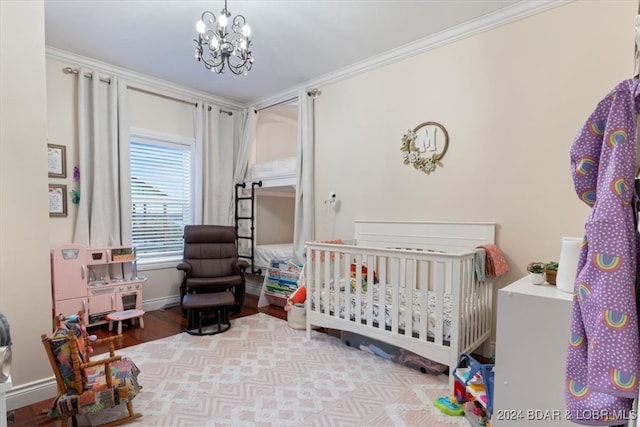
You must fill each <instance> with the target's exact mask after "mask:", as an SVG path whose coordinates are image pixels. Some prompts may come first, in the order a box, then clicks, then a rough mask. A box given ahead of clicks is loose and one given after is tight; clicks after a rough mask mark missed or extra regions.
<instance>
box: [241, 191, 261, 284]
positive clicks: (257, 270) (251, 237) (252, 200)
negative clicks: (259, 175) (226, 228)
mask: <svg viewBox="0 0 640 427" xmlns="http://www.w3.org/2000/svg"><path fill="white" fill-rule="evenodd" d="M256 187H262V181H254V182H252V183H251V195H250V196H243V195H242V190H243V189H245V188H247V183H246V182H243V183H239V184H236V215H235V218H236V251H238V254H237V255H238V258H245V259H249V260H251V274H257V275H261V274H262V269H261V268H256V267H255V264H254V259H253V250H254V245H255V237H256V236H255V228H256V227H255V221H256V215H255V201H256V195H255V191H256ZM238 191H240V193H238ZM244 200H248V201H250V204H251V216H241V215H240V207H241V204H242V201H244ZM240 221H249V225H250V233H249V235H248V236H242V235H240ZM241 239H244V240H249V242H250V248H251V250H250V252H249V253H250V255H240V253H239V249H240V240H241Z"/></svg>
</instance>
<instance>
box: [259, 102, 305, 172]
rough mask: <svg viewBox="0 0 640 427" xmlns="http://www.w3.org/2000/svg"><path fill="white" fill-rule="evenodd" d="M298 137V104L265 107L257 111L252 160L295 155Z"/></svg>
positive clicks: (261, 160) (260, 160) (266, 159)
mask: <svg viewBox="0 0 640 427" xmlns="http://www.w3.org/2000/svg"><path fill="white" fill-rule="evenodd" d="M297 139H298V105H297V103H296V104H293V105H292V104H286V105H276V106H273V107H270V108H265V109H264V110H261V111H260V112H259V113H258V120H257V123H256V143H255V146H254V147H253V149H252V154H251V159H252V162H255V163H262V162H269V161H271V160H278V159H283V158H286V157H295V156H296V153H297V151H298V149H297Z"/></svg>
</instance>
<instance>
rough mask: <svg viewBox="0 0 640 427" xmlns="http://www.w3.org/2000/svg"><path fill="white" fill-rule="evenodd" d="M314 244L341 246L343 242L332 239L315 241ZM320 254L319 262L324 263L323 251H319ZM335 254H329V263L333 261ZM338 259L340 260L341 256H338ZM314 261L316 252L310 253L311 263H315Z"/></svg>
mask: <svg viewBox="0 0 640 427" xmlns="http://www.w3.org/2000/svg"><path fill="white" fill-rule="evenodd" d="M314 243H329V244H332V245H342V244H343V243H344V241H343V240H342V239H333V240H315V241H314ZM319 252H320V261H321V262H324V251H319ZM335 256H336V254H335V252H330V254H329V258H330V259H331V261H334V260H335ZM340 258H342V254H340ZM315 260H316V251H311V261H315Z"/></svg>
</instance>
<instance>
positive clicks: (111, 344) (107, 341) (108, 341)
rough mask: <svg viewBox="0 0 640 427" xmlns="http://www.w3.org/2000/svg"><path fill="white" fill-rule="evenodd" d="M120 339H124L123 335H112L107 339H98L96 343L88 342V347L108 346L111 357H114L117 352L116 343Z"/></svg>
mask: <svg viewBox="0 0 640 427" xmlns="http://www.w3.org/2000/svg"><path fill="white" fill-rule="evenodd" d="M120 338H122V334H120V335H111V336H108V337H105V338H98V339H97V340H95V341H90V342H88V345H91V346H94V345H101V344H106V345H107V346H108V347H109V356H111V357H114V356H115V351H116V347H115V344H114V341H116V340H119V339H120Z"/></svg>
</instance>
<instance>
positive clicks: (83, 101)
mask: <svg viewBox="0 0 640 427" xmlns="http://www.w3.org/2000/svg"><path fill="white" fill-rule="evenodd" d="M88 75H90V76H91V77H86V76H88ZM127 104H128V98H127V88H126V83H124V82H120V81H118V79H117V78H115V77H110V78H107V77H105V76H102V77H101V76H100V75H99V73H98V72H96V71H91V70H87V69H84V68H80V70H79V72H78V157H79V167H80V182H79V189H80V203H79V206H78V215H77V219H76V224H75V231H74V236H73V241H74V243H79V244H83V245H87V246H109V245H120V244H129V243H130V242H131V209H130V205H131V197H130V189H129V186H130V182H129V181H130V179H129V175H130V171H129V125H128V106H127Z"/></svg>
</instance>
